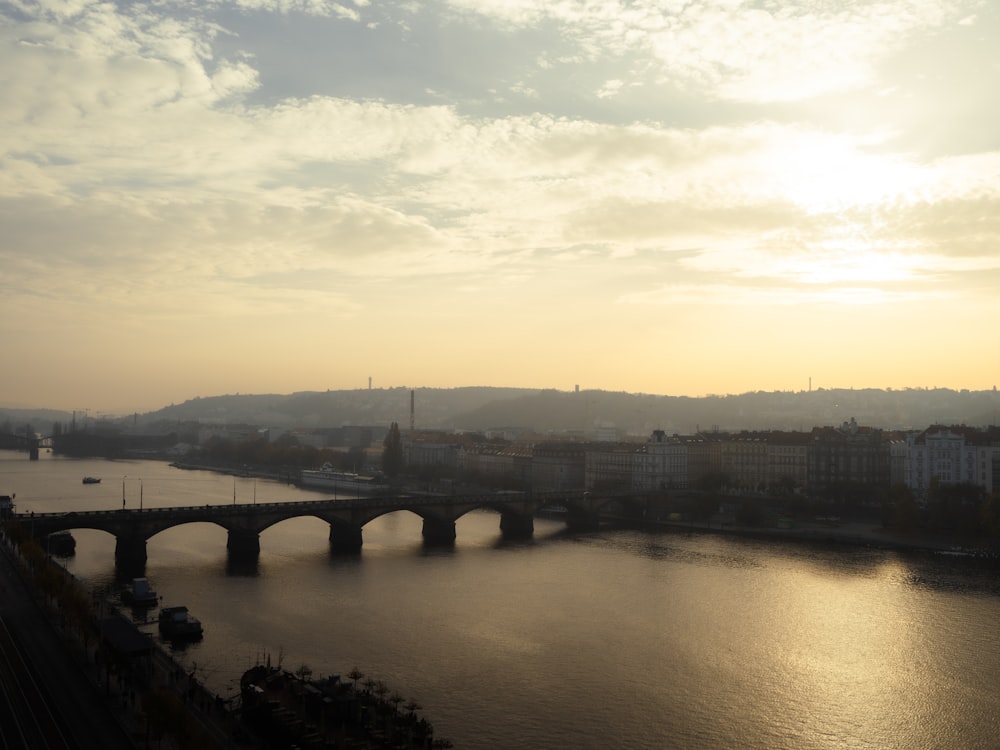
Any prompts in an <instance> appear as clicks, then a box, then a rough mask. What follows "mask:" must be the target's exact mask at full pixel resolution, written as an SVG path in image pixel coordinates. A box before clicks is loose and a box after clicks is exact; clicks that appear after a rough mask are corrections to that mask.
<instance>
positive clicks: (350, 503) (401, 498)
mask: <svg viewBox="0 0 1000 750" xmlns="http://www.w3.org/2000/svg"><path fill="white" fill-rule="evenodd" d="M585 494H586V493H583V492H547V493H523V492H522V493H516V494H515V493H491V494H478V495H467V496H463V495H422V494H421V495H418V494H406V495H393V496H385V495H383V496H380V497H359V498H326V499H323V500H286V501H277V502H266V503H238V504H237V503H233V504H231V505H230V504H228V503H215V504H212V503H208V504H205V505H173V506H159V507H146V508H115V509H111V510H85V511H53V512H46V513H36V512H33V511H32V512H27V513H18V514H17V517H18V518H20V519H25V520H30V519H32V518H34V519H37V520H48V519H64V518H66V517H71V516H87V517H91V518H92V517H103V516H113V515H120V514H128V515H138V514H142V515H144V516H145V515H152V516H156V515H161V516H162V515H198V514H201V513H204V512H205V511H206V510H208V511H211V512H213V513H215V514H218V513H220V512H225V513H226V514H227V515H229V514H233V513H246V512H250V511H268V510H281V509H283V508H289V507H292V506H294V507H297V508H302V507H307V508H309V507H313V508H316V509H317V510H319V509H323V510H325V509H329V508H380V507H388V506H391V507H399V506H410V507H413V506H426V505H442V504H448V503H461V504H463V505H464V504H473V505H495V504H497V503H501V504H502V503H507V502H519V501H523V500H528V501H534V502H535V504H536V505H537V506H538V507H543V506H544V505H546V504H550V503H558V502H567V501H570V500H573V499H579V498H581V497H583V496H585Z"/></svg>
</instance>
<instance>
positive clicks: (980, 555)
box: [642, 521, 1000, 564]
mask: <svg viewBox="0 0 1000 750" xmlns="http://www.w3.org/2000/svg"><path fill="white" fill-rule="evenodd" d="M872 523H876V524H877V522H871V523H866V522H864V521H847V522H843V523H840V524H837V525H828V524H821V523H815V522H806V523H802V524H799V525H797V526H795V527H792V528H778V527H765V526H745V525H741V524H737V523H728V522H726V523H716V524H713V523H711V522H704V521H700V522H699V521H646V522H644V523H643V524H642V528H643V529H644V530H672V531H686V532H691V533H699V534H717V535H720V536H736V537H742V538H746V539H758V540H762V541H781V542H793V543H799V544H807V545H831V546H840V547H856V548H875V549H885V550H894V551H897V552H908V553H914V554H934V555H941V554H947V555H950V556H954V557H956V558H963V559H968V560H977V561H983V562H990V563H997V564H1000V549H998V543H997V542H996V541H993V540H989V539H985V538H982V537H977V538H970V537H964V536H960V535H954V536H943V535H934V534H926V533H919V532H916V533H910V534H906V535H903V534H901V533H899V532H894V531H892V530H890V529H884V528H882V527H881V526H875V527H873V526H872Z"/></svg>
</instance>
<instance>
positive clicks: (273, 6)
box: [0, 0, 1000, 413]
mask: <svg viewBox="0 0 1000 750" xmlns="http://www.w3.org/2000/svg"><path fill="white" fill-rule="evenodd" d="M0 19H2V23H0V144H2V150H0V351H2V357H3V371H2V374H0V405H3V406H33V407H34V406H45V407H52V408H64V409H88V410H90V411H91V412H92V413H98V412H101V411H104V412H108V413H129V412H132V411H146V410H151V409H157V408H159V407H161V406H165V405H167V404H170V403H179V402H182V401H185V400H187V399H189V398H194V397H196V396H202V397H205V396H212V395H218V394H224V393H237V392H239V393H290V392H294V391H302V390H325V389H328V388H330V389H341V388H363V387H367V385H368V378H369V377H371V378H372V382H373V385H374V386H375V387H396V386H406V387H454V386H467V385H495V386H521V387H529V388H536V387H537V388H557V389H561V390H571V389H572V388H573V387H574V386H575V385H577V384H579V385H580V386H581V387H582V388H588V389H591V388H596V389H606V390H620V391H630V392H645V393H658V394H669V395H692V396H697V395H703V394H707V393H719V394H721V393H740V392H744V391H751V390H804V389H806V388H808V387H809V382H810V381H809V379H810V378H811V379H812V385H813V387H814V388H817V387H828V388H839V387H856V388H862V387H875V388H884V387H892V388H903V387H950V388H970V389H985V388H992V387H993V385H994V384H996V382H997V380H998V379H1000V378H998V372H997V371H998V367H997V366H998V364H1000V353H998V347H997V343H996V341H997V333H996V327H997V321H998V320H1000V293H998V291H1000V127H998V123H1000V93H998V92H1000V45H998V44H996V40H997V39H1000V3H995V2H992V0H975V1H973V0H882V1H878V0H874V1H873V0H856V1H854V2H852V1H851V0H845V1H843V2H839V1H838V2H816V1H815V0H808V1H802V2H794V1H787V2H786V1H784V0H781V1H779V0H773V1H771V0H755V1H754V2H747V1H743V0H706V1H705V2H683V1H682V0H673V1H671V0H667V1H664V0H655V1H654V0H632V1H629V0H586V1H584V0H566V1H565V2H552V0H508V1H507V2H500V1H498V0H440V1H437V2H433V1H432V2H419V3H415V2H394V1H389V2H369V1H368V0H360V1H357V2H348V1H345V2H340V3H338V2H328V1H326V0H234V1H232V2H226V1H224V0H199V2H179V1H178V2H171V1H170V0H165V1H164V2H160V3H153V4H142V5H140V4H133V3H125V2H122V3H117V4H116V3H114V2H100V3H99V2H88V0H70V1H69V2H56V0H45V1H43V2H22V1H21V0H14V2H7V3H3V4H0Z"/></svg>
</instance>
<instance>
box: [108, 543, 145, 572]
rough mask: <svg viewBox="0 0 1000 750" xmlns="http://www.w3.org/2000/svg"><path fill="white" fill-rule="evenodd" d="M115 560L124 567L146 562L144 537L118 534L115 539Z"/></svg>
mask: <svg viewBox="0 0 1000 750" xmlns="http://www.w3.org/2000/svg"><path fill="white" fill-rule="evenodd" d="M115 562H116V563H117V564H118V565H119V566H120V567H124V568H132V567H136V566H142V565H145V564H146V538H145V537H141V536H119V537H117V539H116V540H115Z"/></svg>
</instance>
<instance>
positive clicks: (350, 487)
mask: <svg viewBox="0 0 1000 750" xmlns="http://www.w3.org/2000/svg"><path fill="white" fill-rule="evenodd" d="M299 483H300V484H301V485H303V486H305V487H316V488H319V489H326V490H333V491H334V492H343V493H346V494H355V495H371V494H373V493H376V492H381V491H383V490H387V489H388V488H389V485H387V484H385V483H384V482H382V481H381V480H380V479H379V478H378V477H372V476H363V475H361V474H354V473H351V472H348V471H337V470H336V469H334V468H333V466H331V465H330V464H328V463H327V464H323V467H322V468H320V469H304V470H303V471H302V473H301V475H300V479H299Z"/></svg>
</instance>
